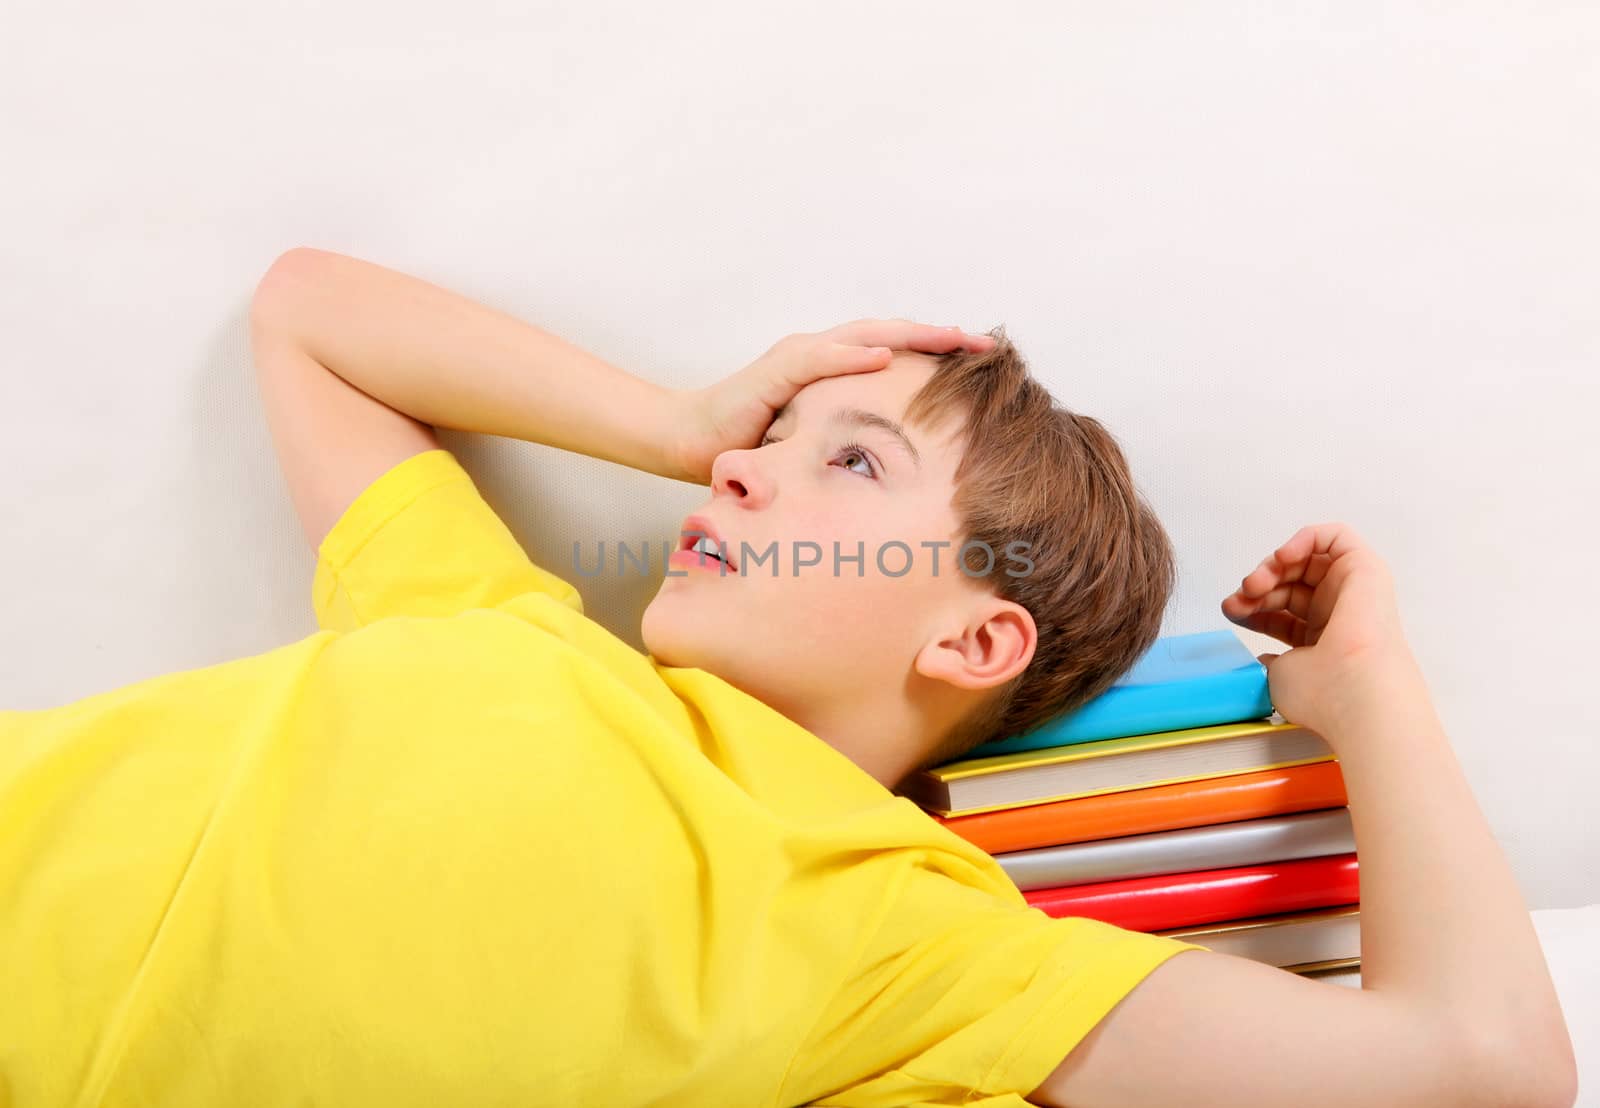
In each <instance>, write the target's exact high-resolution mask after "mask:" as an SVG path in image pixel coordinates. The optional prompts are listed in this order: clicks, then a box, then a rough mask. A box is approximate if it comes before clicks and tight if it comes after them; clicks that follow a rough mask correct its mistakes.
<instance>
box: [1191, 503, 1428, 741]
mask: <svg viewBox="0 0 1600 1108" xmlns="http://www.w3.org/2000/svg"><path fill="white" fill-rule="evenodd" d="M1222 614H1223V615H1225V616H1226V617H1227V618H1228V619H1229V620H1231V621H1232V622H1234V623H1236V624H1239V625H1240V626H1242V627H1248V628H1249V629H1250V630H1252V631H1257V632H1260V633H1261V634H1266V635H1271V636H1272V637H1273V638H1275V639H1278V640H1279V641H1281V642H1285V643H1287V644H1289V645H1290V646H1291V647H1293V649H1292V650H1289V651H1287V652H1286V653H1282V654H1271V653H1268V654H1258V655H1257V656H1256V657H1257V660H1259V661H1260V662H1261V663H1262V664H1263V665H1265V666H1266V667H1267V682H1268V686H1269V688H1270V690H1271V696H1272V703H1273V706H1274V707H1275V708H1277V710H1278V711H1279V712H1281V713H1282V714H1283V717H1284V718H1285V719H1286V720H1289V721H1290V722H1292V723H1299V724H1301V725H1303V726H1305V727H1308V728H1310V729H1311V730H1313V731H1316V732H1317V733H1318V734H1320V735H1322V736H1323V738H1325V739H1328V740H1329V741H1330V743H1331V742H1333V741H1334V739H1333V737H1332V736H1331V735H1330V732H1331V733H1332V735H1337V736H1338V737H1339V738H1341V739H1342V738H1343V737H1344V723H1345V721H1346V720H1349V719H1352V718H1354V713H1355V712H1356V711H1357V710H1359V709H1362V708H1367V707H1370V706H1372V705H1373V704H1376V703H1378V702H1379V701H1378V700H1377V699H1375V698H1376V697H1386V696H1389V695H1390V694H1392V693H1394V692H1395V691H1396V690H1404V693H1406V694H1409V693H1412V692H1422V688H1423V686H1422V677H1421V673H1420V671H1419V670H1418V669H1417V667H1416V664H1415V660H1414V659H1413V658H1412V655H1411V649H1410V646H1409V645H1408V644H1407V642H1406V639H1405V634H1404V632H1403V631H1402V629H1401V626H1400V613H1399V608H1398V606H1397V605H1396V603H1395V594H1394V581H1393V578H1392V577H1391V576H1390V573H1389V567H1388V566H1387V565H1386V564H1385V563H1384V561H1383V559H1382V558H1380V557H1378V555H1377V553H1376V552H1375V551H1373V550H1372V548H1371V547H1369V546H1368V545H1367V544H1366V543H1365V542H1364V541H1363V540H1362V538H1361V537H1360V536H1359V535H1357V534H1356V532H1355V530H1354V529H1353V528H1351V527H1350V526H1349V525H1348V524H1344V523H1319V524H1311V525H1309V526H1306V527H1302V528H1301V529H1300V530H1298V531H1296V532H1295V533H1294V536H1293V537H1292V538H1290V539H1289V541H1288V542H1286V543H1284V544H1283V545H1282V546H1280V547H1278V548H1277V549H1276V550H1274V551H1273V552H1272V553H1271V554H1268V555H1267V556H1266V557H1265V558H1263V559H1262V560H1261V564H1260V565H1258V566H1256V568H1255V569H1253V570H1251V571H1250V572H1249V573H1248V574H1246V575H1245V577H1244V579H1243V580H1242V581H1241V582H1240V583H1239V588H1238V589H1237V590H1236V591H1235V592H1233V593H1231V594H1230V595H1229V596H1227V597H1225V598H1224V599H1223V601H1222ZM1397 682H1399V684H1397ZM1423 695H1426V694H1425V692H1424V693H1423Z"/></svg>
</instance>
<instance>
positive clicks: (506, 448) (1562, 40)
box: [0, 0, 1600, 908]
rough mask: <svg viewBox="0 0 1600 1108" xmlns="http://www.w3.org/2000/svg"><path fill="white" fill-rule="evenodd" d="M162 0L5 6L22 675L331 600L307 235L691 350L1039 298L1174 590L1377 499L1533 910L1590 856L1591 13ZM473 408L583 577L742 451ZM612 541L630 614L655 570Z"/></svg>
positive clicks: (622, 625) (1185, 605)
mask: <svg viewBox="0 0 1600 1108" xmlns="http://www.w3.org/2000/svg"><path fill="white" fill-rule="evenodd" d="M164 8H165V10H164V11H162V12H161V13H159V14H151V12H150V11H148V10H144V11H141V10H137V9H133V8H129V7H126V6H122V5H113V4H110V3H103V4H99V5H94V6H90V5H85V4H81V3H79V4H72V3H66V4H62V3H54V2H53V3H51V4H50V5H49V6H48V7H46V5H45V4H44V3H42V2H40V0H27V2H25V3H17V2H15V0H14V2H13V3H12V4H11V5H9V7H8V13H9V15H8V18H7V20H6V23H7V24H8V27H7V31H6V34H5V36H4V44H3V45H0V95H3V97H4V110H0V149H3V150H4V152H5V162H6V167H5V169H4V171H3V172H0V201H3V205H4V209H3V210H4V212H5V215H6V234H5V237H4V243H3V246H0V282H3V291H4V295H3V296H0V341H3V346H0V350H3V359H4V360H3V365H0V413H3V420H4V422H3V427H4V435H3V436H0V464H3V465H4V470H5V472H6V474H7V475H8V479H7V480H6V481H5V482H4V491H3V492H0V519H3V521H4V527H5V535H4V540H5V541H4V542H3V543H0V582H3V585H0V588H3V592H0V635H3V638H0V645H3V651H4V653H3V656H0V662H3V664H0V705H3V706H4V707H7V708H39V707H48V706H54V705H57V704H62V703H66V702H68V701H70V700H73V699H76V698H79V697H82V696H85V695H88V694H91V693H94V692H99V691H103V690H106V689H110V688H113V687H116V686H120V685H122V684H126V683H128V682H132V681H136V680H140V679H143V678H146V677H151V676H155V675H158V674H162V673H167V672H170V671H174V670H179V669H189V668H194V667H199V666H205V665H210V664H212V663H215V662H220V661H224V660H228V659H232V658H236V657H240V656H243V655H246V654H254V653H258V652H261V651H264V650H267V649H270V648H273V647H275V646H278V645H281V644H283V643H285V642H289V641H293V640H294V639H297V638H299V637H302V636H304V635H306V634H309V633H311V631H313V630H314V624H313V622H312V618H311V612H310V604H309V585H310V580H311V573H312V568H313V554H312V552H311V551H310V550H309V549H307V548H306V546H305V543H304V540H303V538H302V536H301V534H300V531H299V528H298V526H297V524H296V522H295V519H294V516H293V512H292V508H291V505H290V502H289V499H288V493H287V490H286V488H285V486H284V484H283V483H282V480H281V478H280V476H279V473H278V470H277V465H276V461H275V459H274V456H273V454H272V449H271V443H270V440H269V438H268V434H267V429H266V425H265V423H264V420H263V418H262V415H261V412H260V407H259V402H258V400H257V397H256V394H255V392H254V382H253V379H252V373H251V364H250V353H249V345H248V330H247V320H246V313H247V310H248V304H249V298H250V295H251V292H252V291H253V289H254V287H255V284H256V282H257V281H258V280H259V278H260V276H261V274H262V272H263V271H264V270H265V269H266V267H267V266H268V265H269V264H270V263H271V262H272V260H273V259H274V258H275V257H276V256H277V255H279V254H280V253H282V252H283V251H284V250H286V249H288V248H289V247H292V246H297V245H309V246H316V247H321V248H324V249H330V250H337V251H340V252H343V253H349V254H353V255H356V256H359V257H364V258H367V259H370V260H372V261H375V262H378V263H380V264H383V265H386V266H390V267H392V268H396V269H400V270H403V271H406V272H410V273H414V274H416V275H418V276H421V277H423V278H425V279H427V280H430V281H432V282H434V283H437V284H440V285H443V286H445V287H448V288H451V289H454V290H456V291H459V292H462V293H464V294H466V295H468V296H471V297H473V298H475V299H478V300H481V301H483V302H485V303H487V304H490V305H492V306H494V307H496V308H499V309H501V310H504V311H509V312H512V313H514V314H516V315H518V316H520V317H521V318H523V319H526V320H528V321H530V322H533V323H536V324H538V325H539V326H542V327H545V328H547V329H550V330H552V331H555V332H556V333H558V334H560V335H562V336H563V337H565V338H567V339H569V340H571V341H574V342H577V343H579V344H580V345H583V346H586V347H587V348H589V349H591V350H593V351H594V352H595V353H597V354H599V355H600V356H602V357H604V358H606V359H608V360H610V361H613V362H615V363H616V364H619V365H623V366H625V367H627V368H629V369H631V370H633V371H634V372H637V373H639V374H641V375H643V376H647V377H650V378H652V379H655V380H659V381H662V382H664V383H668V384H673V385H699V384H704V383H706V382H709V381H711V380H713V379H715V378H717V377H720V376H722V375H724V374H727V373H730V372H732V371H733V370H735V369H737V368H739V367H740V366H742V365H744V364H746V363H747V362H748V361H750V360H751V359H752V358H754V357H755V356H757V355H758V354H760V353H761V352H762V351H764V350H765V349H766V348H767V347H768V346H770V345H771V344H772V342H774V341H775V340H776V339H778V338H779V337H780V336H782V335H784V334H786V333H788V332H791V331H799V330H819V329H822V328H825V327H829V326H832V325H833V324H836V323H840V322H843V321H845V320H849V319H854V318H858V317H861V316H904V317H907V318H912V319H918V320H922V321H925V322H930V323H937V324H949V323H956V324H960V325H962V326H965V327H967V328H969V329H972V330H983V329H986V328H988V327H990V326H992V325H994V324H995V323H1004V324H1005V325H1006V327H1007V329H1008V331H1009V333H1010V334H1011V337H1012V338H1013V339H1014V340H1015V341H1016V342H1017V343H1018V345H1019V346H1020V347H1021V349H1022V350H1023V352H1024V354H1025V355H1026V356H1027V357H1028V359H1029V361H1030V363H1031V364H1032V366H1033V368H1034V370H1035V372H1036V373H1037V374H1038V375H1039V376H1040V377H1041V378H1042V379H1043V380H1045V381H1046V383H1047V384H1048V385H1049V386H1050V387H1051V388H1052V390H1053V391H1054V392H1055V393H1056V394H1057V396H1058V397H1060V398H1061V399H1062V401H1063V402H1064V403H1066V404H1067V405H1068V406H1070V407H1072V408H1074V409H1075V410H1078V411H1082V412H1085V413H1088V414H1091V415H1094V416H1096V417H1097V418H1100V419H1101V420H1102V421H1104V422H1105V423H1106V424H1107V425H1108V426H1109V427H1110V428H1111V429H1112V430H1113V431H1114V432H1115V433H1116V434H1117V436H1118V438H1119V439H1120V441H1121V442H1122V443H1123V446H1124V448H1125V449H1126V451H1127V452H1128V454H1129V456H1130V459H1131V460H1132V463H1133V466H1134V470H1135V473H1136V477H1137V478H1138V480H1139V482H1140V485H1141V488H1142V489H1143V491H1144V492H1145V494H1146V496H1147V497H1148V498H1149V499H1150V501H1151V502H1152V504H1153V505H1154V506H1155V508H1156V510H1157V512H1158V513H1159V514H1160V516H1161V518H1162V519H1163V520H1164V522H1165V523H1166V526H1167V528H1168V530H1169V531H1170V533H1171V535H1172V537H1173V540H1174V542H1175V543H1176V545H1177V547H1178V549H1179V551H1180V556H1181V569H1180V582H1179V589H1178V593H1177V595H1176V597H1175V599H1174V602H1173V606H1172V608H1171V610H1170V611H1169V613H1168V623H1167V627H1166V631H1165V633H1168V634H1182V633H1187V632H1191V631H1200V630H1209V629H1214V628H1218V627H1226V626H1230V625H1228V624H1227V623H1226V621H1225V620H1223V619H1222V616H1221V614H1220V611H1219V609H1218V604H1219V602H1220V601H1221V599H1222V597H1223V596H1224V595H1226V594H1227V593H1228V592H1230V591H1231V590H1232V589H1233V588H1234V587H1236V586H1237V584H1238V582H1239V578H1240V577H1242V576H1243V575H1244V574H1245V573H1247V572H1248V571H1249V570H1251V569H1252V568H1253V567H1254V566H1255V565H1256V563H1257V562H1258V561H1259V560H1260V559H1261V558H1262V557H1263V556H1264V555H1265V554H1266V553H1268V552H1269V551H1270V550H1271V549H1272V548H1273V547H1275V546H1276V545H1277V544H1279V543H1281V542H1282V541H1284V540H1285V539H1287V538H1288V537H1289V536H1290V535H1291V534H1293V532H1294V531H1295V530H1296V529H1297V528H1298V527H1300V526H1301V525H1302V524H1305V523H1312V522H1319V521H1324V520H1334V519H1342V520H1346V521H1348V522H1350V523H1351V524H1352V525H1354V526H1355V527H1356V528H1357V529H1358V530H1359V531H1361V532H1362V533H1363V534H1364V535H1365V536H1366V537H1367V538H1368V539H1369V540H1371V541H1372V542H1373V543H1374V545H1376V547H1377V548H1378V550H1379V551H1380V553H1382V554H1383V555H1384V556H1385V557H1386V558H1387V559H1388V561H1389V563H1390V565H1391V566H1392V568H1393V570H1394V572H1395V575H1396V578H1397V583H1398V587H1399V591H1400V602H1401V605H1402V611H1403V615H1404V617H1405V621H1406V626H1407V630H1408V634H1409V636H1410V639H1411V642H1412V645H1413V647H1414V649H1415V651H1416V653H1417V655H1418V657H1419V660H1420V662H1421V664H1422V666H1423V669H1424V672H1425V673H1426V675H1427V677H1428V679H1429V682H1430V687H1431V688H1432V690H1433V693H1434V697H1435V700H1436V703H1437V704H1438V707H1439V709H1440V712H1441V714H1442V716H1443V718H1444V720H1445V723H1446V725H1447V727H1448V729H1449V731H1450V734H1451V737H1452V739H1453V741H1454V744H1455V747H1456V749H1457V751H1458V752H1459V754H1460V758H1461V761H1462V764H1463V766H1464V768H1465V770H1466V772H1467V774H1468V776H1469V777H1470V779H1471V782H1472V785H1473V787H1474V789H1475V791H1476V793H1477V796H1478V797H1479V799H1480V802H1481V804H1482V806H1483V809H1484V811H1485V813H1486V814H1487V816H1488V818H1489V821H1490V823H1491V824H1492V825H1493V828H1494V831H1495V833H1496V835H1497V836H1498V838H1499V840H1500V842H1501V843H1502V844H1503V845H1504V848H1505V850H1506V851H1507V853H1508V855H1509V857H1510V859H1511V862H1512V864H1513V866H1514V868H1515V870H1516V873H1517V876H1518V878H1519V880H1520V881H1521V884H1522V887H1523V890H1524V892H1525V894H1526V895H1527V898H1528V901H1529V903H1530V905H1531V906H1532V907H1534V908H1547V907H1567V906H1574V905H1579V904H1586V903H1591V902H1596V901H1600V830H1597V828H1600V820H1597V818H1596V816H1595V813H1594V805H1595V799H1596V789H1597V786H1600V741H1597V740H1600V733H1597V732H1600V728H1597V724H1596V719H1597V708H1596V700H1595V694H1594V689H1595V688H1596V681H1595V670H1596V662H1595V656H1594V650H1593V644H1594V641H1595V639H1594V633H1595V618H1594V617H1595V613H1596V603H1595V600H1594V588H1595V586H1594V583H1593V574H1592V572H1591V565H1592V562H1593V559H1594V558H1595V551H1596V550H1597V549H1600V542H1597V538H1600V535H1597V529H1596V524H1595V510H1594V503H1595V500H1596V499H1597V496H1596V494H1597V491H1600V481H1597V475H1600V474H1597V470H1600V466H1597V460H1596V446H1595V436H1594V433H1593V423H1594V421H1595V418H1596V408H1597V404H1596V401H1597V399H1600V394H1597V388H1596V383H1595V382H1596V365H1597V359H1600V326H1597V322H1596V318H1597V313H1596V301H1597V290H1600V214H1597V211H1596V203H1595V197H1596V196H1600V154H1597V145H1596V142H1597V140H1596V136H1597V135H1600V69H1597V67H1596V64H1595V58H1596V57H1597V52H1600V8H1596V7H1594V6H1592V5H1589V4H1579V3H1572V4H1558V3H1535V4H1527V5H1492V4H1456V5H1450V6H1449V7H1448V8H1446V7H1443V6H1441V7H1438V8H1437V9H1436V10H1429V9H1427V8H1424V7H1420V6H1410V5H1405V6H1393V7H1391V6H1388V5H1378V4H1367V5H1356V6H1354V7H1351V6H1344V5H1335V4H1331V3H1328V4H1309V3H1285V4H1270V5H1269V4H1261V5H1214V4H1207V5H1188V4H1177V3H1134V4H1119V5H1115V6H1108V5H1089V4H1071V5H1054V4H1044V3H1039V4H1019V3H1000V4H992V3H991V4H986V5H984V6H983V7H981V8H978V7H974V6H971V5H965V4H963V5H955V4H949V3H941V4H928V3H919V4H914V5H913V4H893V5H890V4H880V5H875V6H870V7H868V6H862V5H858V4H848V5H846V4H838V3H830V4H820V5H819V4H809V5H804V6H801V7H794V6H788V7H786V8H784V9H783V10H781V11H780V10H778V9H777V8H776V7H774V6H768V5H752V4H747V3H734V2H731V0H717V2H715V3H701V4H697V5H692V6H686V7H685V6H677V5H673V6H667V5H657V4H644V3H638V4H633V5H620V4H615V3H592V2H584V3H581V4H580V3H570V4H565V5H558V6H552V5H547V4H532V5H530V4H515V5H513V4H497V3H490V2H484V0H460V2H456V3H452V4H449V5H444V6H439V5H423V4H415V3H400V4H396V3H391V2H383V3H380V2H378V0H368V2H362V3H348V2H347V3H344V4H342V5H337V6H334V7H331V8H330V7H327V6H323V5H321V4H312V3H309V2H302V3H299V4H274V5H259V6H234V5H226V4H214V3H199V2H193V0H191V2H185V3H170V4H167V5H165V6H164ZM1112 9H1114V10H1112ZM441 438H442V440H443V441H444V443H445V445H447V446H449V447H450V448H451V449H453V450H455V451H456V452H457V453H458V455H459V456H460V457H461V458H462V461H463V463H464V464H466V465H467V467H468V469H469V470H470V471H471V472H472V473H473V474H474V476H475V477H476V478H477V479H478V481H479V484H480V487H481V488H482V489H483V490H484V492H485V495H486V496H487V497H488V499H489V500H490V502H491V503H492V504H493V505H495V507H496V508H497V509H499V510H500V511H501V512H502V514H503V515H504V516H505V518H506V519H507V522H508V523H509V524H510V525H511V527H512V530H513V531H514V532H515V533H516V534H517V536H518V537H519V538H520V539H521V540H522V541H523V543H524V545H525V546H526V547H527V548H528V550H529V552H530V553H531V554H533V555H534V556H535V557H536V558H537V559H539V560H541V561H542V562H543V563H544V564H546V565H548V566H550V567H551V568H552V569H554V570H555V571H557V572H559V573H562V574H563V575H565V576H569V577H571V576H572V574H571V573H570V567H571V560H572V549H571V547H572V543H573V542H574V541H580V542H582V543H584V544H586V545H585V546H584V550H585V552H586V554H587V555H589V556H590V557H592V552H593V550H594V546H593V544H594V543H595V542H597V541H598V540H599V539H601V538H605V539H607V540H608V541H610V542H612V543H614V542H615V541H617V540H627V541H630V542H633V543H638V542H640V541H645V540H654V541H660V540H661V539H663V538H666V537H670V536H673V535H674V533H675V531H676V528H677V525H678V522H679V521H680V520H681V519H682V518H683V516H684V515H686V514H687V513H688V512H689V511H690V510H692V509H693V508H695V507H696V506H698V505H699V504H700V503H702V502H703V500H704V498H705V495H706V493H705V490H703V489H699V488H696V487H694V486H690V485H685V484H679V483H675V482H669V481H664V480H662V479H659V478H656V477H651V476H648V475H644V474H640V473H635V472H632V471H628V470H624V469H620V468H618V467H613V466H609V465H606V464H604V463H600V462H595V461H593V460H591V459H587V458H582V457H577V456H572V455H564V454H560V453H558V452H556V451H553V450H551V449H549V448H546V447H543V446H538V445H534V444H529V443H524V442H520V441H517V440H512V439H503V438H491V437H485V436H477V435H471V434H464V433H458V432H452V431H448V430H447V431H444V432H442V433H441ZM576 583H577V584H578V585H579V588H580V590H581V591H582V593H583V596H584V600H585V602H586V604H587V606H588V610H589V612H590V613H591V614H592V615H594V616H595V617H596V618H598V619H599V620H600V621H601V622H602V623H604V624H605V625H607V626H608V627H610V628H611V629H612V630H613V631H615V632H616V633H618V634H619V635H622V636H623V637H625V638H627V639H629V640H630V641H632V642H634V643H635V644H636V645H637V644H638V642H639V639H638V632H637V627H638V619H639V614H640V612H641V611H642V610H643V607H644V605H645V604H646V602H647V601H648V600H649V597H650V596H651V595H652V594H653V592H654V589H655V587H656V584H657V579H641V578H638V577H634V576H629V577H617V576H613V577H611V578H609V579H608V578H589V579H581V580H576ZM1243 637H1244V638H1245V640H1246V642H1247V643H1248V644H1249V645H1250V646H1251V647H1252V648H1253V650H1256V651H1260V650H1264V649H1268V648H1271V647H1273V645H1274V644H1273V643H1272V642H1271V641H1270V640H1267V639H1264V638H1260V637H1258V636H1253V635H1250V634H1248V633H1243ZM1419 787H1426V783H1425V782H1422V783H1419Z"/></svg>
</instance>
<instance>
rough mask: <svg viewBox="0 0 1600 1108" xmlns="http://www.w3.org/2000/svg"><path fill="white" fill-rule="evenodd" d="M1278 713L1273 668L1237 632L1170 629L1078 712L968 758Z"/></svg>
mask: <svg viewBox="0 0 1600 1108" xmlns="http://www.w3.org/2000/svg"><path fill="white" fill-rule="evenodd" d="M1271 714H1272V697H1271V696H1270V695H1269V694H1268V691H1267V667H1266V666H1264V665H1262V664H1261V663H1260V662H1258V661H1256V656H1255V655H1254V654H1252V653H1250V649H1249V648H1248V647H1246V646H1245V645H1244V643H1243V642H1241V641H1240V640H1239V636H1237V635H1235V634H1234V633H1233V632H1232V631H1228V630H1222V631H1201V632H1199V633H1198V634H1194V635H1169V636H1167V637H1165V638H1160V639H1157V640H1156V641H1155V645H1153V646H1152V647H1151V648H1150V649H1149V650H1148V651H1147V652H1146V653H1145V655H1144V656H1143V657H1142V658H1140V659H1139V661H1137V662H1135V663H1134V666H1133V668H1132V669H1130V670H1129V671H1128V672H1127V673H1125V674H1124V675H1123V676H1122V678H1121V679H1120V680H1118V681H1117V683H1116V684H1115V685H1113V686H1111V687H1110V688H1109V689H1107V690H1106V691H1105V692H1103V693H1101V694H1100V695H1099V696H1097V697H1095V698H1094V699H1093V700H1091V701H1089V703H1087V704H1085V705H1083V707H1081V708H1079V709H1078V710H1077V711H1075V712H1068V713H1067V714H1066V715H1063V716H1058V717H1057V718H1055V719H1053V720H1051V721H1050V722H1048V723H1045V724H1042V725H1041V726H1039V727H1036V728H1035V729H1033V730H1032V731H1028V732H1024V733H1023V734H1020V735H1012V736H1011V737H1010V738H1006V739H995V740H993V741H991V742H986V743H981V744H979V745H978V746H975V747H973V748H972V750H971V751H970V752H969V753H967V754H966V755H965V756H964V757H965V758H988V757H991V756H992V755H995V754H1012V753H1015V752H1017V751H1020V750H1041V749H1043V748H1045V747H1052V746H1069V745H1071V744H1073V743H1087V742H1094V741H1096V740H1097V739H1120V738H1124V737H1125V736H1128V735H1149V734H1153V733H1155V732H1157V731H1181V730H1183V729H1184V728H1186V727H1207V726H1210V725H1211V724H1216V723H1239V722H1242V721H1243V720H1247V719H1261V718H1263V717H1265V716H1270V715H1271Z"/></svg>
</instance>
